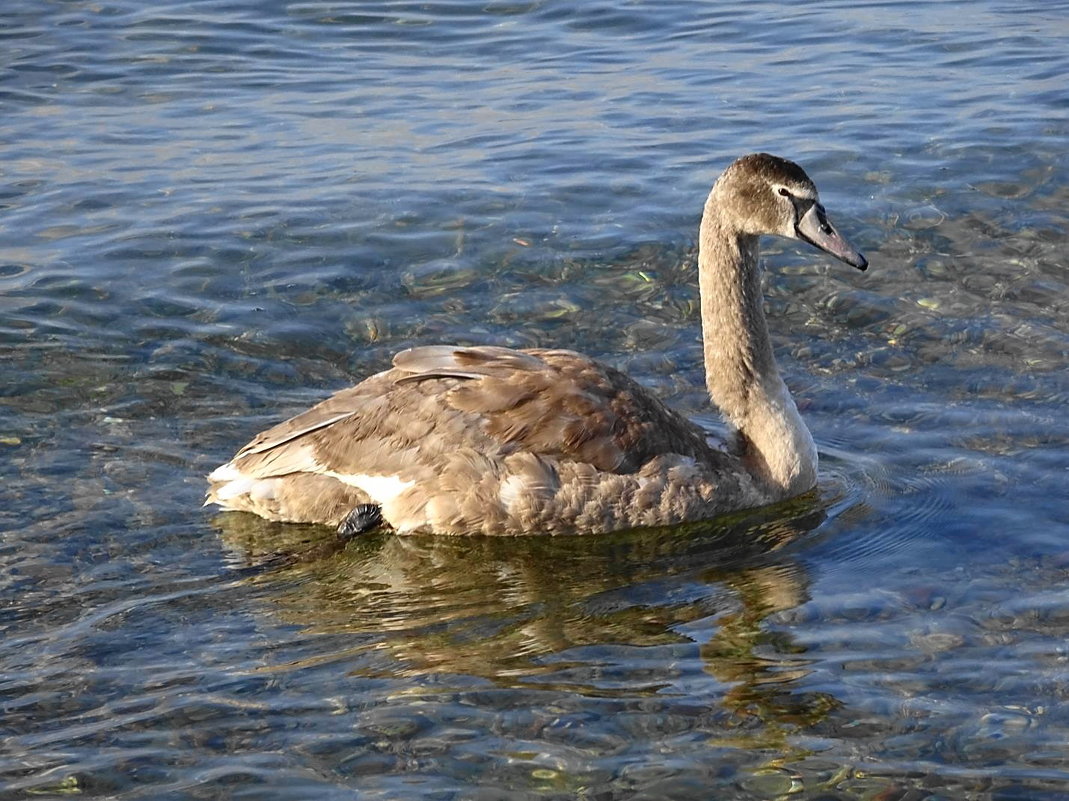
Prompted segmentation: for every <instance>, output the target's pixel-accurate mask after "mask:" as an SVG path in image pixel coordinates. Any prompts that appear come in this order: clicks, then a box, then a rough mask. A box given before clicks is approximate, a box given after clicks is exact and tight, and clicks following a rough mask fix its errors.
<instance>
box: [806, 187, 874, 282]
mask: <svg viewBox="0 0 1069 801" xmlns="http://www.w3.org/2000/svg"><path fill="white" fill-rule="evenodd" d="M794 229H795V231H796V232H797V234H798V238H799V239H804V240H805V241H806V242H808V243H809V244H810V245H812V246H813V247H816V248H820V249H821V250H823V251H824V252H825V253H830V254H831V255H832V256H834V257H835V258H837V259H839V260H840V261H845V262H846V263H847V264H849V265H850V266H851V267H857V269H859V270H865V269H866V268H867V267H868V266H869V262H868V259H866V258H865V257H864V256H862V255H861V252H860V251H859V250H858V249H857V248H855V247H854V246H853V245H851V244H850V243H849V242H847V241H846V240H845V239H844V238H843V236H842V234H840V233H839V232H838V231H836V230H835V226H833V225H832V224H831V223H830V222H828V215H827V213H826V212H825V211H824V207H823V206H821V205H820V204H819V203H813V204H812V205H811V206H810V207H809V209H808V210H807V211H806V213H805V214H803V215H802V216H801V217H800V218H799V220H798V222H797V223H796V224H795V226H794Z"/></svg>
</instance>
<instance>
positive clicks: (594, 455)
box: [206, 153, 867, 534]
mask: <svg viewBox="0 0 1069 801" xmlns="http://www.w3.org/2000/svg"><path fill="white" fill-rule="evenodd" d="M762 234H774V235H779V236H784V237H788V238H793V239H802V240H804V241H807V242H809V243H811V244H812V245H814V246H816V247H817V248H820V249H821V250H824V251H826V252H828V253H830V254H831V255H833V256H835V257H836V258H838V259H840V260H842V261H844V262H846V263H848V264H851V265H853V266H854V267H857V268H858V269H861V270H864V269H865V268H866V267H867V262H866V261H865V258H864V257H863V256H862V255H861V254H860V253H859V252H857V251H856V250H855V249H854V248H853V247H852V246H851V245H850V244H849V243H848V242H847V241H846V240H845V239H843V237H842V236H840V235H839V233H838V232H837V231H836V230H835V229H834V228H833V227H832V226H831V224H830V223H829V222H828V219H827V216H826V214H825V212H824V208H823V206H822V205H821V204H820V201H819V198H818V195H817V191H816V188H815V187H814V186H813V183H812V181H810V179H809V178H808V176H807V175H806V174H805V172H804V171H803V170H802V169H801V168H800V167H798V166H797V165H796V164H794V163H792V162H790V161H787V160H785V159H781V158H777V157H775V156H770V155H768V154H763V153H758V154H752V155H749V156H744V157H742V158H740V159H738V160H737V161H735V162H734V163H733V164H731V165H730V166H729V167H728V168H727V170H725V171H724V173H723V174H722V175H721V176H720V178H719V179H718V180H717V182H716V184H715V185H714V186H713V189H712V191H711V192H710V194H709V198H708V200H707V201H706V204H705V209H704V213H703V215H702V223H701V229H700V233H699V251H698V275H699V289H700V294H701V315H702V333H703V342H704V359H705V370H706V384H707V386H708V390H709V395H710V398H711V399H712V401H713V403H714V404H715V405H716V406H717V407H718V408H719V409H720V411H721V413H722V414H723V416H724V417H725V419H726V420H727V422H728V423H729V424H730V425H731V426H732V428H733V429H734V431H735V436H734V441H733V444H732V446H731V447H730V448H727V449H718V448H716V447H714V446H713V445H711V444H710V442H709V439H708V435H707V433H706V432H705V431H703V430H702V429H701V428H700V427H698V426H697V425H695V424H694V423H692V422H690V421H689V420H687V419H686V418H684V417H683V416H682V415H680V414H678V413H676V412H674V411H672V410H671V409H669V408H668V407H666V406H665V405H664V404H663V403H662V402H661V401H660V400H659V399H658V398H657V397H655V396H654V395H653V394H652V393H651V392H650V391H649V390H647V389H645V388H643V387H642V386H640V385H639V384H637V383H636V382H635V381H633V380H631V379H630V378H628V377H627V376H625V375H624V374H622V373H620V372H619V371H617V370H614V369H612V368H611V367H608V366H605V365H602V364H599V363H598V362H596V361H594V360H592V359H589V358H587V357H585V356H583V355H581V354H579V353H575V352H572V351H567V350H512V349H509V348H499V347H485V346H483V347H459V346H456V347H454V346H440V345H439V346H428V347H418V348H412V349H409V350H405V351H402V352H400V353H398V354H397V355H396V356H395V357H394V360H393V367H392V368H391V369H389V370H386V371H384V372H381V373H378V374H376V375H373V376H371V377H370V378H367V379H365V380H364V381H362V382H361V383H359V384H357V385H356V386H353V387H350V388H348V389H344V390H342V391H340V392H338V393H336V394H335V395H333V396H331V397H330V398H328V399H327V400H325V401H323V402H322V403H320V404H318V405H316V406H314V407H312V408H311V409H309V410H307V411H305V412H303V413H302V414H299V415H297V416H296V417H293V418H291V419H290V420H287V421H285V422H283V423H280V424H278V425H276V426H275V427H273V428H270V429H268V430H267V431H264V432H263V433H261V434H259V435H258V436H257V437H256V438H255V439H253V440H252V442H250V443H249V444H247V445H246V446H245V447H243V448H242V449H241V450H239V451H238V452H237V454H236V455H235V456H234V458H233V459H232V460H231V461H229V462H228V463H226V464H224V465H223V466H221V467H219V468H217V469H216V470H214V471H213V472H212V473H211V474H210V475H209V476H208V480H209V482H210V485H211V486H210V488H209V492H208V499H207V501H206V503H215V504H218V505H219V506H221V507H222V508H223V509H229V510H241V511H247V512H252V513H254V514H258V515H260V516H261V517H265V518H267V519H269V520H278V521H285V522H308V523H324V524H328V525H333V526H339V529H340V530H345V531H348V532H353V531H358V530H360V529H363V528H366V527H369V526H371V525H377V524H379V523H380V522H381V523H384V524H386V525H389V526H390V527H392V528H393V529H394V530H395V531H397V532H399V533H416V532H430V533H440V534H563V533H569V534H570V533H597V532H607V531H614V530H618V529H626V528H634V527H639V526H655V525H672V524H677V523H682V522H686V521H694V520H702V519H707V518H711V517H715V516H716V515H720V514H724V513H726V512H731V511H736V510H740V509H748V508H752V507H757V506H762V505H765V504H768V503H773V502H776V501H779V500H783V499H785V498H789V497H792V496H794V495H798V494H800V493H802V492H805V491H807V490H809V489H811V488H812V487H813V486H814V485H815V483H816V477H817V453H816V446H815V444H814V443H813V439H812V436H811V435H810V433H809V430H808V429H807V428H806V426H805V424H804V422H803V421H802V419H801V416H800V415H799V413H798V410H797V408H796V407H795V404H794V401H793V400H792V398H791V395H790V392H789V391H788V389H787V387H786V385H785V384H784V382H783V379H782V378H781V377H780V374H779V371H778V369H777V367H776V363H775V358H774V356H773V353H772V348H771V344H770V341H769V336H768V328H767V325H766V323H765V316H764V310H763V302H762V301H763V298H762V293H761V286H760V269H759V266H758V237H759V236H760V235H762Z"/></svg>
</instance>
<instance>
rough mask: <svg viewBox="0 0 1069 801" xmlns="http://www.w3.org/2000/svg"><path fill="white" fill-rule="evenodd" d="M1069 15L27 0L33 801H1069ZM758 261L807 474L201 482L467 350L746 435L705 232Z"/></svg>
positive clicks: (17, 612) (3, 312) (14, 759)
mask: <svg viewBox="0 0 1069 801" xmlns="http://www.w3.org/2000/svg"><path fill="white" fill-rule="evenodd" d="M1067 74H1069V3H1065V2H1046V3H1042V4H1033V5H1031V6H1029V5H1027V4H1025V5H1022V4H1019V3H1007V2H994V0H981V1H980V2H971V3H954V2H867V3H866V2H862V3H857V2H851V3H845V2H841V3H840V2H830V1H828V0H822V1H821V2H812V3H804V4H798V3H795V4H786V3H775V2H753V3H745V4H742V3H739V4H714V3H699V2H682V1H678V2H671V1H669V2H618V3H614V4H608V3H600V2H590V3H584V4H581V5H576V4H566V3H561V2H526V3H522V2H515V3H511V2H510V3H506V2H483V3H475V4H469V3H467V2H464V1H463V0H450V1H448V2H439V3H424V4H410V3H393V2H379V3H359V2H356V3H335V2H306V3H300V2H298V3H254V2H247V1H246V2H218V1H217V0H201V1H200V2H196V1H194V0H177V1H176V2H173V3H169V4H163V5H161V4H152V3H148V4H146V3H135V2H132V1H131V0H111V1H110V2H109V1H106V2H43V1H42V2H34V3H31V2H18V1H17V0H15V1H13V2H8V3H5V5H4V7H3V9H2V10H0V370H2V375H3V381H2V383H0V456H2V459H0V631H2V639H0V798H3V799H7V798H12V799H16V798H24V797H34V798H40V797H57V796H72V795H77V796H80V797H87V798H88V797H107V798H122V799H141V798H144V799H160V798H167V799H172V798H173V799H187V798H188V799H204V798H220V799H222V798H226V799H231V798H256V799H285V798H302V799H303V798H317V799H343V798H344V799H349V798H358V799H365V798H368V799H370V798H385V799H411V798H421V799H422V798H429V799H458V801H459V800H460V799H464V800H467V799H471V800H473V801H474V800H475V799H480V800H481V799H585V800H587V801H618V800H619V799H693V798H714V797H715V798H740V799H767V798H785V797H790V798H812V799H881V800H883V801H891V800H892V799H926V798H931V799H947V798H984V799H988V798H990V799H999V800H1000V801H1008V800H1010V799H1041V800H1042V799H1061V798H1067V797H1069V769H1067V768H1066V765H1067V764H1069V712H1067V711H1066V710H1067V707H1066V705H1065V704H1064V697H1065V688H1066V686H1069V646H1067V645H1066V643H1067V642H1069V593H1067V591H1066V589H1065V585H1066V579H1067V577H1069V497H1067V493H1066V489H1065V485H1066V478H1067V475H1069V474H1067V469H1069V420H1067V416H1066V411H1065V409H1066V401H1067V398H1069V381H1067V378H1066V359H1067V354H1069V300H1067V298H1069V257H1067V253H1069V250H1067V248H1066V238H1067V231H1069V168H1067V166H1066V165H1067V161H1066V156H1065V153H1066V148H1067V143H1069V89H1067V86H1066V81H1065V76H1066V75H1067ZM757 150H767V151H770V152H774V153H777V154H779V155H783V156H786V157H789V158H792V159H794V160H796V161H798V162H799V163H801V164H802V165H803V166H804V167H805V168H806V169H807V171H808V172H809V173H810V175H812V176H813V177H814V179H815V180H816V182H817V184H818V186H819V187H820V189H821V193H822V198H823V200H824V202H825V205H826V206H827V207H828V209H829V212H830V213H831V214H832V215H833V218H834V219H835V220H836V222H837V224H838V226H839V227H840V228H841V229H842V230H843V231H844V232H846V233H847V234H848V235H849V236H850V237H851V239H853V240H854V241H855V242H856V243H857V244H858V245H859V246H860V247H861V248H862V249H863V250H864V251H865V253H866V255H867V256H868V257H869V259H870V262H871V265H872V266H871V268H870V270H869V272H868V273H866V274H864V275H860V274H857V273H855V272H854V271H852V270H849V269H848V268H843V267H841V266H840V265H836V264H833V263H831V261H830V260H829V259H827V258H825V257H823V256H820V255H817V254H816V253H814V252H811V251H807V250H805V249H804V247H795V246H793V245H790V244H786V243H783V242H781V241H777V240H769V241H767V242H766V243H764V253H765V263H766V267H767V268H768V280H767V294H768V310H769V319H770V324H771V326H772V329H773V337H774V340H775V345H776V349H777V354H778V356H779V359H780V362H781V365H782V368H783V372H784V374H785V376H786V378H787V380H788V383H789V384H790V385H791V387H792V389H793V391H794V392H795V395H796V397H797V399H798V403H799V407H800V408H801V409H802V412H803V414H804V416H805V418H806V420H807V422H808V423H809V425H810V427H811V428H812V430H813V432H814V435H815V437H816V439H817V441H818V444H819V447H820V450H821V458H822V473H821V485H820V488H819V491H818V492H817V493H815V494H814V495H813V496H811V497H807V498H802V499H799V500H798V501H797V502H794V503H790V504H786V505H784V506H782V507H777V508H774V509H771V510H761V511H759V512H755V513H752V514H748V515H739V516H736V517H732V518H729V519H725V520H721V521H714V522H712V523H710V524H708V525H703V526H697V527H691V528H686V529H682V530H678V531H655V532H636V533H630V534H620V535H614V536H610V537H586V538H573V539H548V538H538V537H532V538H521V539H515V540H514V539H508V540H504V541H498V540H485V539H480V538H474V539H465V540H459V541H457V540H442V539H435V538H398V537H393V536H390V535H388V534H378V535H373V536H371V537H368V538H365V539H363V540H360V541H357V542H353V543H351V544H350V545H348V546H347V547H346V548H344V549H343V550H340V551H339V550H338V549H337V548H336V547H334V542H333V540H332V538H331V536H330V533H329V532H324V531H322V530H319V529H316V528H314V527H300V526H278V525H272V524H268V523H264V522H263V521H259V520H257V519H250V518H247V517H244V516H240V515H219V514H217V513H215V512H213V511H211V510H209V509H202V508H201V507H200V504H201V500H202V498H203V492H204V489H205V483H204V479H203V476H204V474H205V473H206V472H207V471H208V470H210V469H211V468H213V467H214V466H216V465H217V464H219V463H221V462H222V461H225V460H226V459H227V458H229V456H230V455H231V454H232V453H233V452H234V450H235V449H236V448H237V447H239V446H240V445H241V444H243V443H244V442H246V441H247V440H248V439H249V438H250V436H251V435H252V434H254V433H255V432H257V431H259V430H261V429H263V428H264V427H266V426H267V425H269V424H271V423H273V422H275V421H277V420H279V419H281V418H282V417H284V416H285V415H287V414H291V413H294V412H296V411H299V410H301V409H302V408H304V407H306V406H307V405H309V404H310V403H312V402H314V401H316V400H318V399H320V398H322V397H324V396H325V395H326V394H328V393H329V392H330V391H332V390H334V389H337V388H339V387H342V386H345V385H347V384H348V383H351V382H352V381H354V380H357V379H358V378H360V377H361V376H364V375H367V374H369V373H371V372H373V371H376V370H379V369H381V368H382V367H383V366H385V365H386V364H388V361H389V357H390V355H391V354H392V353H394V352H395V351H397V350H399V349H401V348H403V347H407V346H410V345H413V344H430V343H436V342H460V343H496V344H508V345H516V346H562V347H571V348H578V349H581V350H583V351H584V352H587V353H589V354H591V355H594V356H596V357H598V358H601V359H603V360H605V361H607V362H609V363H611V364H614V365H616V366H618V367H621V368H623V369H625V370H627V371H628V372H629V373H630V374H632V375H633V376H635V377H636V378H638V379H639V380H640V381H642V382H643V383H644V384H647V385H648V386H650V387H652V388H654V389H656V390H657V391H658V392H660V393H661V394H662V395H663V396H664V397H666V398H667V399H668V400H669V401H670V402H671V403H672V404H673V405H675V406H676V407H677V408H680V409H682V410H684V411H686V412H687V413H688V414H691V415H692V416H694V417H695V418H696V419H699V420H701V421H702V422H704V423H707V424H708V425H710V426H711V427H715V426H716V425H717V420H716V415H715V412H714V411H713V410H712V409H710V408H709V406H708V401H707V399H706V398H705V396H704V394H703V390H702V386H703V378H702V374H701V365H700V354H701V351H700V344H699V339H698V337H699V324H698V320H697V315H696V300H697V289H696V282H695V275H694V245H695V237H696V227H697V221H698V216H699V214H700V211H701V206H702V202H703V201H704V197H705V194H706V193H707V192H708V189H709V186H710V184H711V183H712V181H713V180H714V179H715V177H716V175H717V174H718V173H719V171H720V170H721V169H723V167H724V166H726V164H728V163H729V162H730V161H731V160H732V159H733V158H735V157H736V156H738V155H741V154H743V153H746V152H751V151H757Z"/></svg>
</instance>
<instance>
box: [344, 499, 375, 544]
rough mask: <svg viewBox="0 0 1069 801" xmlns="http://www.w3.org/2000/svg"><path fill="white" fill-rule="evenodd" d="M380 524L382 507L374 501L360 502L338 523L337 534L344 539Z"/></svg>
mask: <svg viewBox="0 0 1069 801" xmlns="http://www.w3.org/2000/svg"><path fill="white" fill-rule="evenodd" d="M381 525H382V507H380V506H379V505H378V504H374V503H362V504H360V505H359V506H354V507H353V509H352V511H350V512H349V514H347V515H346V516H345V518H344V519H343V520H342V521H341V522H340V523H339V524H338V534H340V535H341V536H342V537H345V538H346V539H349V538H351V537H355V536H356V535H358V534H363V533H364V532H366V531H371V530H372V529H373V528H378V527H379V526H381Z"/></svg>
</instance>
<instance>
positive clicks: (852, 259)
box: [710, 153, 869, 270]
mask: <svg viewBox="0 0 1069 801" xmlns="http://www.w3.org/2000/svg"><path fill="white" fill-rule="evenodd" d="M710 200H712V201H714V202H715V203H716V206H717V209H718V211H719V213H720V214H721V216H726V217H727V218H728V219H729V220H730V222H731V223H732V224H733V226H734V228H735V229H736V230H737V231H739V232H740V233H743V234H747V235H750V236H758V235H761V234H773V235H776V236H782V237H786V238H787V239H800V240H802V241H803V242H808V243H809V244H811V245H813V247H815V248H818V249H820V250H823V251H824V252H825V253H828V254H830V255H832V256H834V257H835V258H837V259H839V260H840V261H844V262H846V263H847V264H849V265H850V266H852V267H856V268H857V269H859V270H864V269H866V268H867V267H868V266H869V263H868V260H867V259H866V258H865V257H864V256H863V255H861V252H860V251H858V250H857V248H855V247H854V246H853V245H851V244H850V243H849V242H848V241H847V240H846V239H845V238H844V237H843V236H842V234H840V233H839V232H838V231H837V230H836V229H835V226H833V225H832V224H831V222H830V221H829V220H828V215H827V212H826V211H825V210H824V206H823V205H821V202H820V196H819V195H818V194H817V188H816V186H814V184H813V182H812V181H811V180H810V178H809V176H808V175H806V174H805V170H803V169H802V168H801V167H799V166H798V165H797V164H795V163H794V162H793V161H788V160H787V159H782V158H779V157H778V156H772V155H769V154H768V153H752V154H750V155H749V156H743V157H742V158H740V159H737V160H736V161H735V162H734V163H733V164H731V166H730V167H728V168H727V169H726V170H724V174H723V175H721V176H720V179H719V180H718V181H717V182H716V186H714V187H713V194H712V196H711V197H710Z"/></svg>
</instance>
